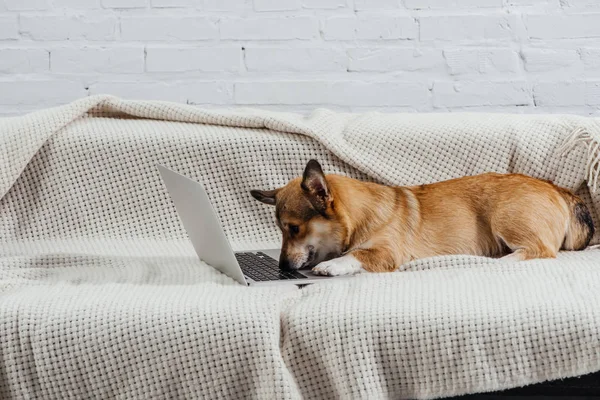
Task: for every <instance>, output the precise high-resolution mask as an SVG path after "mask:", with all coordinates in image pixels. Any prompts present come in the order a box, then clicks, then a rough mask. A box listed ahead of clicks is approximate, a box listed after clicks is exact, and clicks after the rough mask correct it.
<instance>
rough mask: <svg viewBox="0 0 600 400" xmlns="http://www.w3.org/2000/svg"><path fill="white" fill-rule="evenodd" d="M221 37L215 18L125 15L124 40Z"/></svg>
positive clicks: (122, 33)
mask: <svg viewBox="0 0 600 400" xmlns="http://www.w3.org/2000/svg"><path fill="white" fill-rule="evenodd" d="M218 37H219V29H218V27H217V24H216V22H215V21H214V20H212V19H210V18H206V17H123V18H121V38H122V39H123V40H142V41H145V40H148V41H176V40H181V41H190V40H210V39H217V38H218Z"/></svg>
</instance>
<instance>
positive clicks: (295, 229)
mask: <svg viewBox="0 0 600 400" xmlns="http://www.w3.org/2000/svg"><path fill="white" fill-rule="evenodd" d="M288 228H289V229H290V233H291V234H292V235H296V234H297V233H298V232H300V227H299V226H298V225H289V226H288Z"/></svg>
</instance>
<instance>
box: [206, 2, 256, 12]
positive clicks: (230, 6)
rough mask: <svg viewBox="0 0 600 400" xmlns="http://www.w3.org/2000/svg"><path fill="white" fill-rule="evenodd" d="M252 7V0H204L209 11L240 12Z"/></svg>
mask: <svg viewBox="0 0 600 400" xmlns="http://www.w3.org/2000/svg"><path fill="white" fill-rule="evenodd" d="M251 8H252V3H251V0H204V9H205V10H207V11H233V12H239V11H240V10H244V9H251Z"/></svg>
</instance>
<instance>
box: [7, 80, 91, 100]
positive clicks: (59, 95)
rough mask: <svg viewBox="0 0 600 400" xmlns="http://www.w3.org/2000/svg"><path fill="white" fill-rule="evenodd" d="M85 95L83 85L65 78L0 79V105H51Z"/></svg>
mask: <svg viewBox="0 0 600 400" xmlns="http://www.w3.org/2000/svg"><path fill="white" fill-rule="evenodd" d="M86 95H87V92H86V90H85V89H84V88H83V85H81V84H80V83H78V82H73V81H67V80H35V81H34V80H32V81H17V80H14V79H11V80H10V81H8V82H2V81H0V105H11V106H22V105H23V106H27V105H29V106H43V107H52V106H56V105H60V104H64V103H68V102H71V101H73V100H76V99H79V98H81V97H85V96H86Z"/></svg>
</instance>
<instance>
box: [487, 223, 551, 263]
mask: <svg viewBox="0 0 600 400" xmlns="http://www.w3.org/2000/svg"><path fill="white" fill-rule="evenodd" d="M498 236H499V237H500V239H501V240H502V241H503V242H504V243H505V244H506V246H507V247H508V248H509V249H510V250H511V251H512V253H510V254H508V255H506V256H504V257H502V260H503V261H525V260H531V259H534V258H555V257H556V253H557V252H558V247H557V246H553V245H552V244H551V243H545V242H544V241H543V240H542V238H540V237H538V236H536V234H535V232H527V230H523V229H520V232H514V231H513V232H505V234H504V235H500V234H498Z"/></svg>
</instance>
